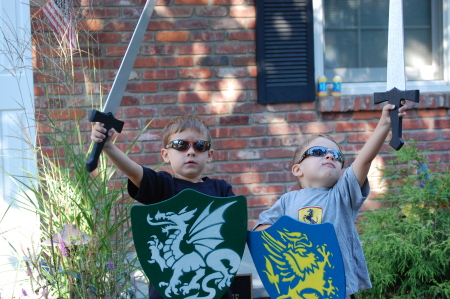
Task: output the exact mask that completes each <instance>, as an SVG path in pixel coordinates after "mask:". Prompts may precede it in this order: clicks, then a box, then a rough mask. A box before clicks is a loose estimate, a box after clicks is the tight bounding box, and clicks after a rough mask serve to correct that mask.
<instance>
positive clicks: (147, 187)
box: [128, 166, 175, 205]
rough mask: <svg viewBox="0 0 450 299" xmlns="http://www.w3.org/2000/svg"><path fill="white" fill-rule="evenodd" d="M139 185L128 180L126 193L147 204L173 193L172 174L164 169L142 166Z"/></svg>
mask: <svg viewBox="0 0 450 299" xmlns="http://www.w3.org/2000/svg"><path fill="white" fill-rule="evenodd" d="M142 169H143V175H142V181H141V185H140V186H139V187H137V186H136V185H135V184H134V183H133V182H132V181H130V180H128V194H130V196H131V197H132V198H133V199H135V200H137V201H138V202H140V203H142V204H145V205H148V204H154V203H157V202H160V201H161V200H162V199H165V198H170V197H172V196H173V195H175V192H174V190H175V187H174V184H173V180H172V176H171V175H170V174H169V173H168V172H165V171H159V172H156V171H154V170H153V169H150V168H147V167H144V166H142Z"/></svg>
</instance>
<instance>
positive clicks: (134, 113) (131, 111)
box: [123, 107, 158, 118]
mask: <svg viewBox="0 0 450 299" xmlns="http://www.w3.org/2000/svg"><path fill="white" fill-rule="evenodd" d="M123 114H124V115H125V116H126V117H130V118H134V117H154V116H156V115H158V108H156V107H131V108H123Z"/></svg>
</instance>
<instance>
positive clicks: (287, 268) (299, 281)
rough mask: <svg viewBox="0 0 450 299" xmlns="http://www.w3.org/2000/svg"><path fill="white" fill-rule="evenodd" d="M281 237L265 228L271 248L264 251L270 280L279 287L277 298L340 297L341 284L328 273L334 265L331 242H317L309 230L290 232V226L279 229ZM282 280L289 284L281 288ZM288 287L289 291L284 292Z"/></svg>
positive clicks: (264, 235) (267, 243) (267, 241)
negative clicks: (336, 283) (307, 231)
mask: <svg viewBox="0 0 450 299" xmlns="http://www.w3.org/2000/svg"><path fill="white" fill-rule="evenodd" d="M276 232H277V233H278V234H279V236H280V237H279V238H274V237H273V236H271V235H270V234H269V233H268V232H266V231H262V235H261V237H262V239H263V246H264V248H265V249H266V250H267V252H268V253H267V254H263V255H264V259H265V270H263V271H262V272H263V273H265V274H266V275H267V280H268V281H269V283H271V284H272V285H274V286H275V287H276V290H277V291H278V297H276V298H277V299H284V298H290V299H297V298H298V299H319V298H336V291H338V288H337V287H335V286H334V285H333V279H332V277H330V276H329V275H327V270H328V269H333V268H334V267H333V265H332V264H331V263H330V256H333V254H332V253H331V252H330V251H327V245H326V244H322V245H316V246H314V244H313V243H312V242H310V241H309V240H308V236H307V235H306V234H303V233H300V232H290V231H289V230H287V229H286V228H284V229H283V231H279V230H277V231H276ZM280 283H283V284H284V283H287V284H288V287H283V288H281V291H280V287H279V285H280ZM283 290H287V292H284V293H282V292H283Z"/></svg>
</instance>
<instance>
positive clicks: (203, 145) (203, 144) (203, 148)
mask: <svg viewBox="0 0 450 299" xmlns="http://www.w3.org/2000/svg"><path fill="white" fill-rule="evenodd" d="M191 145H192V146H193V147H194V150H196V151H197V152H207V151H209V149H210V148H211V143H210V142H209V141H206V140H197V141H187V140H181V139H176V140H172V141H170V142H169V143H168V144H167V145H166V148H174V149H176V150H177V151H180V152H184V151H187V150H188V149H189V148H190V147H191Z"/></svg>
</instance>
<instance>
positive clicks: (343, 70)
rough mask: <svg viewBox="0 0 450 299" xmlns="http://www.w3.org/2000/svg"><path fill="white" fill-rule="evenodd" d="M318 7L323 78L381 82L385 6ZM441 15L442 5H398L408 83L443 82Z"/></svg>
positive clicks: (340, 2)
mask: <svg viewBox="0 0 450 299" xmlns="http://www.w3.org/2000/svg"><path fill="white" fill-rule="evenodd" d="M322 5H323V40H324V45H323V50H322V51H323V57H324V60H323V69H324V72H323V73H324V74H325V76H326V77H327V78H328V79H329V80H330V79H331V78H333V77H334V76H335V75H339V76H341V77H343V78H344V82H385V81H386V64H387V36H388V16H389V0H322ZM442 11H443V3H442V1H441V0H414V1H412V0H403V15H404V17H403V26H404V39H405V64H406V77H407V80H408V81H432V80H443V79H444V63H443V55H444V54H443V53H444V51H443V38H444V37H443V27H444V25H443V13H442ZM319 52H320V51H319ZM317 54H318V53H317V49H316V55H317ZM318 75H319V73H318Z"/></svg>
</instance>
